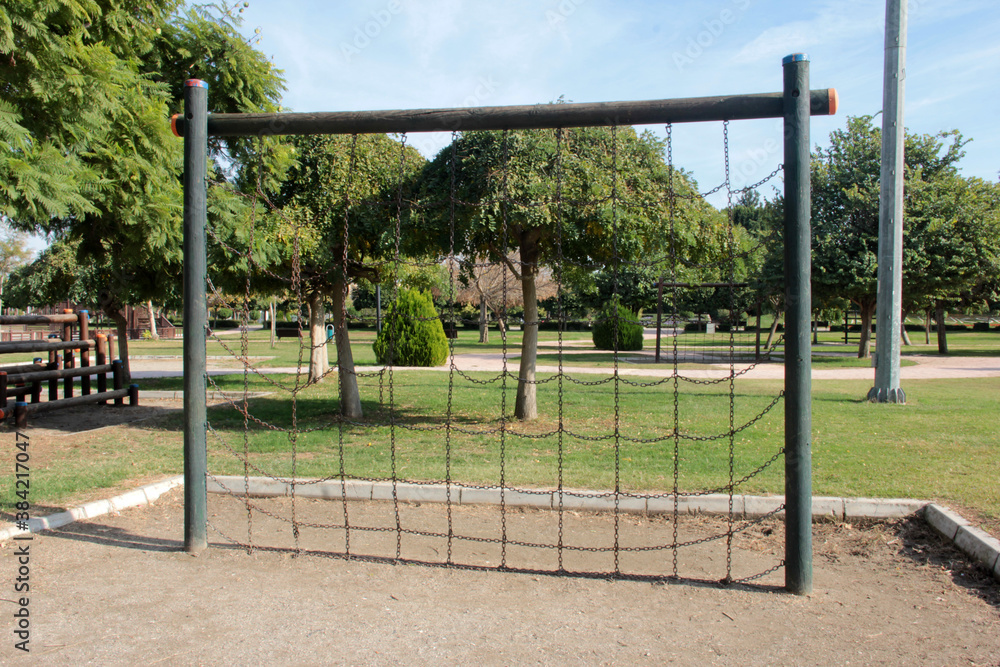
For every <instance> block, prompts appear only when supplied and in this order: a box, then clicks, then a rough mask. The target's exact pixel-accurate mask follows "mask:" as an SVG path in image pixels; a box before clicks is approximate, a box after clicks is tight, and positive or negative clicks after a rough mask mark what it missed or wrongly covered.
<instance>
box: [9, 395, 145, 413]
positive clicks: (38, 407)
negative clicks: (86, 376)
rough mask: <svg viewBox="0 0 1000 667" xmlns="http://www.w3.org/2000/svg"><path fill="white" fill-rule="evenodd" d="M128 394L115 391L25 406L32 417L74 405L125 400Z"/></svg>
mask: <svg viewBox="0 0 1000 667" xmlns="http://www.w3.org/2000/svg"><path fill="white" fill-rule="evenodd" d="M128 394H129V390H128V389H116V390H115V391H101V392H98V393H96V394H87V395H85V396H74V397H72V398H60V399H59V400H58V401H46V402H44V403H29V404H28V405H27V409H28V414H29V415H34V414H38V413H39V412H49V411H50V410H61V409H62V408H71V407H73V406H75V405H89V404H91V403H100V402H102V401H110V400H112V399H116V398H127V397H128Z"/></svg>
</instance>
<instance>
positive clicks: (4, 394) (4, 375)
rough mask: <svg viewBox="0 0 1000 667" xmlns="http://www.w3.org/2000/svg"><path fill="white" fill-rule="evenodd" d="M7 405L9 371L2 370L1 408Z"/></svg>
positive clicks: (0, 380)
mask: <svg viewBox="0 0 1000 667" xmlns="http://www.w3.org/2000/svg"><path fill="white" fill-rule="evenodd" d="M6 407H7V373H5V372H3V371H0V410H2V409H4V408H6Z"/></svg>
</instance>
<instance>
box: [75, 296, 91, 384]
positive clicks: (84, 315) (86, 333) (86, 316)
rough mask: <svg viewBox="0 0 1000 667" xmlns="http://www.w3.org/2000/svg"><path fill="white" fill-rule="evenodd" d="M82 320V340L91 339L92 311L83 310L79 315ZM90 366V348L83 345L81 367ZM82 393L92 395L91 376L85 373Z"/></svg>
mask: <svg viewBox="0 0 1000 667" xmlns="http://www.w3.org/2000/svg"><path fill="white" fill-rule="evenodd" d="M77 317H79V322H80V342H81V343H83V342H85V341H88V340H90V312H89V311H86V310H81V311H80V312H79V314H78V315H77ZM88 366H90V348H89V347H82V348H80V368H87V367H88ZM80 393H81V394H83V395H84V396H90V376H89V375H84V376H83V377H81V378H80Z"/></svg>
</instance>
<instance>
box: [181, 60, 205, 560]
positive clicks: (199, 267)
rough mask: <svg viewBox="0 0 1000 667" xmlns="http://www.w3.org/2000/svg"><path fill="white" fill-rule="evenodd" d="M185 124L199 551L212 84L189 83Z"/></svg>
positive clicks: (189, 431) (188, 532) (196, 542)
mask: <svg viewBox="0 0 1000 667" xmlns="http://www.w3.org/2000/svg"><path fill="white" fill-rule="evenodd" d="M184 122H185V131H184V549H185V550H186V551H188V552H189V553H199V552H201V551H202V550H203V549H205V547H207V546H208V480H207V478H206V475H207V474H208V443H207V432H208V414H207V406H206V397H205V384H206V382H205V362H206V358H205V357H206V350H205V343H206V330H207V325H208V322H207V317H206V313H207V309H208V300H207V298H206V294H205V287H206V278H207V269H208V267H207V258H206V242H205V227H206V224H207V218H208V211H207V199H208V188H207V185H206V178H207V173H206V165H205V163H206V160H207V155H208V84H207V83H205V82H204V81H199V80H197V79H191V80H189V81H187V82H185V85H184Z"/></svg>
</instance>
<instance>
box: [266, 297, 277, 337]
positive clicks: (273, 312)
mask: <svg viewBox="0 0 1000 667" xmlns="http://www.w3.org/2000/svg"><path fill="white" fill-rule="evenodd" d="M267 312H268V313H269V314H270V315H271V347H272V348H274V347H276V346H277V345H278V331H277V329H276V327H277V326H278V323H277V322H276V321H275V320H276V319H277V317H278V300H277V299H275V298H273V297H272V298H271V303H269V304H268V306H267Z"/></svg>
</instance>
